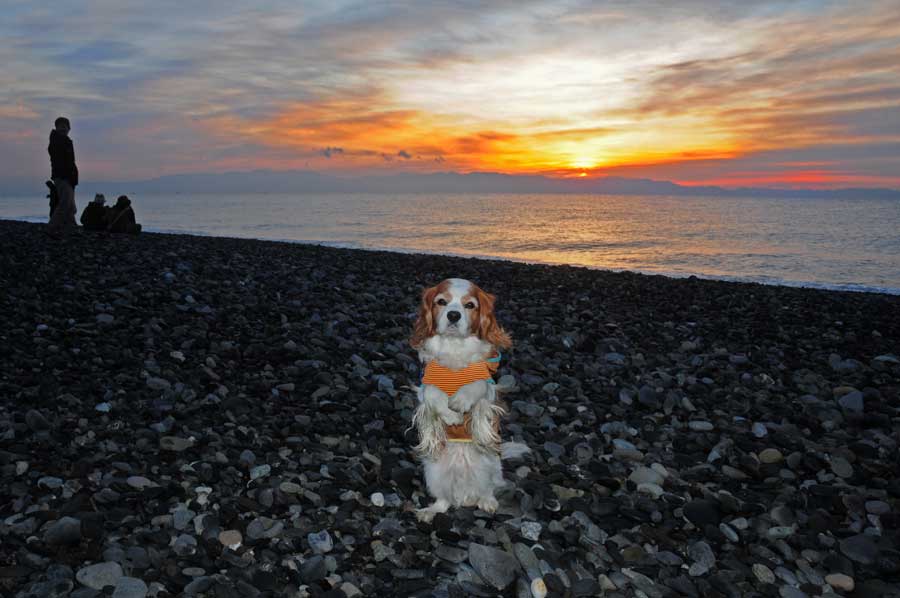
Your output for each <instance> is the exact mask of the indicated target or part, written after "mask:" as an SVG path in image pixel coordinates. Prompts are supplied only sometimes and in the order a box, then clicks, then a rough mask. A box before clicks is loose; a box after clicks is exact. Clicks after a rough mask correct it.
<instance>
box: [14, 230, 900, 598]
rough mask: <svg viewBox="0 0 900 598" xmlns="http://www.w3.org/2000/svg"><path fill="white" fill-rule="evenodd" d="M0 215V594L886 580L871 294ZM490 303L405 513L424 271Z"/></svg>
mask: <svg viewBox="0 0 900 598" xmlns="http://www.w3.org/2000/svg"><path fill="white" fill-rule="evenodd" d="M45 231H46V226H44V225H39V224H31V223H25V222H14V221H0V306H2V311H0V318H2V321H0V595H4V596H16V597H63V596H72V597H77V598H89V597H93V596H102V595H112V596H116V597H119V598H132V597H135V598H139V597H143V596H159V597H164V596H182V595H184V596H214V597H231V596H290V597H298V598H299V597H304V596H316V597H318V596H328V597H353V596H381V597H385V598H387V597H393V596H422V597H425V596H434V597H454V598H455V597H464V596H488V597H489V596H507V597H517V598H527V597H531V596H534V597H536V598H541V596H545V595H546V596H551V597H557V596H559V597H570V596H571V597H574V596H609V597H623V598H624V597H640V598H644V597H648V598H669V597H672V598H675V597H683V596H684V597H700V596H702V597H704V598H718V597H728V598H732V597H734V598H737V597H783V598H803V597H815V596H855V597H860V598H879V597H900V458H898V455H900V451H898V448H900V447H898V444H900V296H892V295H882V294H877V293H850V292H838V291H825V290H816V289H805V288H789V287H781V286H764V285H758V284H748V283H733V282H723V281H712V280H703V279H697V278H687V279H674V278H667V277H662V276H647V275H641V274H634V273H629V272H609V271H603V270H591V269H587V268H576V267H567V266H545V265H530V264H522V263H514V262H505V261H491V260H480V259H469V258H459V257H443V256H435V255H417V254H400V253H391V252H380V251H365V250H356V249H338V248H330V247H323V246H316V245H303V244H291V243H278V242H268V241H252V240H244V239H228V238H217V237H194V236H186V235H169V234H141V235H139V236H118V235H108V234H102V233H99V234H92V233H87V232H84V231H79V232H78V233H73V234H70V235H69V236H68V237H66V238H65V239H63V240H61V241H56V240H53V239H50V238H48V237H47V236H46V235H45V234H44V232H45ZM448 277H460V278H468V279H470V280H473V281H474V282H476V283H477V284H479V285H480V286H482V287H483V288H485V289H486V290H488V291H490V292H492V293H494V294H496V295H497V297H498V302H497V316H498V319H499V321H500V322H501V324H502V325H503V326H504V327H505V328H506V329H507V331H509V332H510V334H511V336H512V338H513V342H514V346H513V348H512V350H511V351H509V352H508V353H507V354H505V355H504V359H503V362H502V363H501V367H500V372H499V376H500V386H501V387H502V388H504V389H505V390H506V392H505V393H504V395H503V400H504V401H505V402H506V404H507V405H508V414H507V415H506V416H505V417H504V418H503V421H502V434H503V437H504V439H505V440H511V441H517V442H522V443H524V444H526V445H528V446H529V447H530V448H531V454H530V455H527V456H525V457H524V458H521V459H517V460H513V461H506V462H505V463H504V470H505V475H506V478H507V480H508V481H509V484H508V488H506V489H505V490H504V491H503V492H502V493H501V494H500V495H499V496H498V499H499V500H500V508H499V510H498V512H497V513H496V514H493V515H491V514H487V513H484V512H481V511H478V510H476V509H471V508H467V509H456V510H452V511H450V512H449V513H447V514H446V515H439V516H437V517H436V518H435V520H434V522H433V523H432V524H424V523H420V522H418V521H417V520H416V517H415V509H417V508H420V507H424V506H426V505H427V504H429V503H430V499H429V497H428V496H427V494H426V492H425V488H424V482H423V479H422V471H421V466H420V464H419V463H418V462H417V460H416V457H415V454H414V453H413V451H412V446H413V445H414V444H415V441H416V439H415V434H414V432H413V431H411V430H410V429H409V427H410V420H411V416H412V412H413V409H414V407H415V401H416V399H415V395H414V393H413V392H412V390H411V388H412V386H413V385H415V384H416V383H417V381H418V379H419V375H420V368H419V364H418V362H417V359H416V355H415V353H414V352H413V351H412V349H411V348H410V347H409V344H408V342H407V339H408V337H409V334H410V331H411V327H412V323H413V320H414V317H415V311H416V308H417V305H418V301H419V296H420V293H421V290H422V289H423V287H425V286H430V285H432V284H435V283H437V282H439V281H440V280H442V279H444V278H448Z"/></svg>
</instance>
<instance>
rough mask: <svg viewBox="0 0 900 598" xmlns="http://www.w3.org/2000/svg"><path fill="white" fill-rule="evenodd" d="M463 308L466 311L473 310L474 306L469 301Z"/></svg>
mask: <svg viewBox="0 0 900 598" xmlns="http://www.w3.org/2000/svg"><path fill="white" fill-rule="evenodd" d="M465 308H466V309H475V304H474V303H472V302H471V301H469V302H468V303H466V305H465Z"/></svg>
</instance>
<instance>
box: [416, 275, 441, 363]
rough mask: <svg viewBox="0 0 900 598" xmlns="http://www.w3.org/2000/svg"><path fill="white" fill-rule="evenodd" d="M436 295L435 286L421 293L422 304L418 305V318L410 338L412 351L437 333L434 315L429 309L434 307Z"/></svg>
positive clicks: (436, 289)
mask: <svg viewBox="0 0 900 598" xmlns="http://www.w3.org/2000/svg"><path fill="white" fill-rule="evenodd" d="M437 294H438V288H437V286H433V287H429V288H427V289H425V290H424V291H422V302H421V303H420V304H419V317H418V318H417V319H416V323H415V325H414V326H413V333H412V337H410V339H409V344H410V345H412V347H413V349H418V348H420V347H421V346H422V343H424V342H425V340H426V339H428V338H431V337H432V336H434V335H435V334H436V333H437V329H436V328H435V323H434V313H433V312H432V310H431V308H432V306H433V305H434V298H435V296H436V295H437Z"/></svg>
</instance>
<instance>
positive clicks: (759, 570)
mask: <svg viewBox="0 0 900 598" xmlns="http://www.w3.org/2000/svg"><path fill="white" fill-rule="evenodd" d="M751 569H752V571H753V575H754V577H756V579H758V580H759V582H760V583H769V584H771V583H775V574H774V573H772V570H771V569H769V568H768V567H766V566H765V565H763V564H761V563H755V564H754V565H753V567H751Z"/></svg>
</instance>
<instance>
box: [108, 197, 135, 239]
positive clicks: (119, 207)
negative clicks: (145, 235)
mask: <svg viewBox="0 0 900 598" xmlns="http://www.w3.org/2000/svg"><path fill="white" fill-rule="evenodd" d="M106 223H107V224H106V230H108V231H109V232H111V233H132V234H137V233H139V232H141V225H140V224H138V223H137V222H136V220H135V217H134V210H133V209H132V207H131V200H130V199H128V197H127V196H125V195H120V196H119V198H118V199H117V200H116V205H114V206H113V207H111V208H109V211H108V212H107V214H106Z"/></svg>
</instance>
